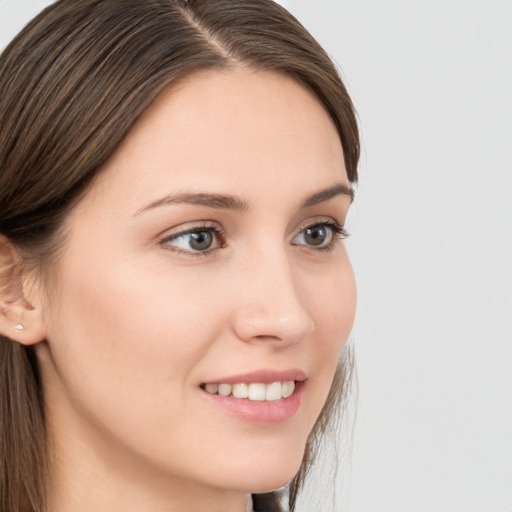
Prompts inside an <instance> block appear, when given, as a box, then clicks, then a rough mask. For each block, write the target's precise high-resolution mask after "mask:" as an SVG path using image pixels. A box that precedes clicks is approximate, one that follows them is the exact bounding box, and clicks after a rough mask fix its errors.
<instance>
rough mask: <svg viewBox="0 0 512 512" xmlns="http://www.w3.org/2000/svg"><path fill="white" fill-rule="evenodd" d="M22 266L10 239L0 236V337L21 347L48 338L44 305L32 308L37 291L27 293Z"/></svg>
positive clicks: (33, 289)
mask: <svg viewBox="0 0 512 512" xmlns="http://www.w3.org/2000/svg"><path fill="white" fill-rule="evenodd" d="M22 262H23V260H22V258H21V256H20V254H19V252H18V251H17V250H16V248H15V247H14V246H13V244H12V243H11V242H10V241H9V239H7V238H6V237H5V236H3V235H0V334H1V335H3V336H5V337H7V338H10V339H11V340H13V341H16V342H18V343H21V344H22V345H34V344H36V343H39V342H40V341H43V340H44V339H45V338H46V327H45V323H44V318H43V314H42V313H43V312H42V307H41V304H32V302H34V303H35V302H36V295H37V293H36V291H35V288H34V287H30V288H31V290H30V293H27V292H28V291H29V290H27V289H26V288H27V287H26V286H25V285H24V282H25V281H26V279H24V277H25V278H26V276H23V275H22V273H21V269H22ZM27 295H31V297H29V298H27Z"/></svg>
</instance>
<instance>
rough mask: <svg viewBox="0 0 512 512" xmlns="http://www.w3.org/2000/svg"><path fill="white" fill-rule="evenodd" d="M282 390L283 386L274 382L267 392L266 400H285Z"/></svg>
mask: <svg viewBox="0 0 512 512" xmlns="http://www.w3.org/2000/svg"><path fill="white" fill-rule="evenodd" d="M281 388H282V386H281V383H280V382H273V383H272V384H269V385H268V386H267V389H266V390H265V400H268V401H269V402H271V401H274V400H281V398H283V393H282V391H281Z"/></svg>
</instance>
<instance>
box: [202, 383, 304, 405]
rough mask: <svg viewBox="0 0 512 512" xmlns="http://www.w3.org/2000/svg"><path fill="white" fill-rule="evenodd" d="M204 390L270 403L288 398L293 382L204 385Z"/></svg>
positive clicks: (293, 386) (293, 387)
mask: <svg viewBox="0 0 512 512" xmlns="http://www.w3.org/2000/svg"><path fill="white" fill-rule="evenodd" d="M204 389H205V390H206V391H207V392H208V393H211V394H213V395H215V394H218V395H220V396H230V395H232V396H233V397H234V398H248V399H249V400H255V401H259V402H262V401H267V402H272V401H275V400H281V399H282V398H288V397H289V396H291V395H292V394H293V392H294V391H295V382H294V381H293V380H289V381H286V382H273V383H272V384H262V383H259V382H252V383H250V384H245V383H240V384H233V385H231V384H206V385H205V387H204Z"/></svg>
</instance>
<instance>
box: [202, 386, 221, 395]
mask: <svg viewBox="0 0 512 512" xmlns="http://www.w3.org/2000/svg"><path fill="white" fill-rule="evenodd" d="M205 389H206V391H208V393H213V394H215V393H217V391H219V385H218V384H206V386H205Z"/></svg>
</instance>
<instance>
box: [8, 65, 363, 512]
mask: <svg viewBox="0 0 512 512" xmlns="http://www.w3.org/2000/svg"><path fill="white" fill-rule="evenodd" d="M337 184H343V185H345V186H347V187H348V185H349V184H348V180H347V175H346V171H345V167H344V161H343V152H342V148H341V145H340V141H339V138H338V135H337V132H336V130H335V128H334V125H333V123H332V122H331V120H330V118H329V116H328V115H327V114H326V112H325V111H324V110H323V108H322V106H321V105H320V104H319V102H318V101H317V100H316V99H315V98H314V97H313V96H312V95H311V94H310V93H309V92H308V91H306V90H305V89H304V88H303V87H301V86H300V85H299V84H297V83H295V82H294V81H292V80H291V79H289V78H287V77H284V76H280V75H277V74H272V73H268V72H261V71H254V70H249V69H245V68H237V69H231V70H227V71H224V72H218V71H217V72H209V73H201V74H199V75H197V74H196V75H194V76H193V77H190V78H189V79H187V80H184V81H183V82H181V83H180V84H179V85H175V86H173V87H170V88H169V89H167V90H165V91H164V92H163V93H162V94H161V95H160V96H159V97H158V99H157V100H156V101H155V102H154V104H153V105H152V106H151V107H150V108H149V109H148V110H147V111H146V112H145V114H144V115H143V117H142V118H141V119H140V120H139V121H138V122H137V124H136V125H135V126H134V128H133V129H132V131H131V132H130V134H129V135H128V137H127V138H126V139H125V141H124V142H123V144H122V145H121V146H120V147H119V148H118V149H117V151H116V152H115V153H114V155H113V156H112V157H111V159H110V160H109V161H108V162H107V164H106V165H105V167H104V169H103V170H102V173H101V174H100V176H99V178H98V179H97V180H96V181H95V182H94V183H93V185H92V186H91V188H90V190H89V191H88V192H87V193H86V195H85V196H84V197H83V198H82V199H81V201H80V202H79V203H78V205H77V206H76V207H75V208H74V209H73V210H72V212H71V213H70V214H69V216H68V219H67V222H66V225H65V230H66V237H65V241H64V244H63V247H62V248H61V252H60V254H59V258H58V259H57V263H56V265H55V266H54V267H53V268H52V280H53V281H52V286H51V289H48V288H47V287H46V286H45V285H44V283H43V282H42V281H41V282H39V283H37V281H36V284H35V285H34V286H31V287H27V290H26V292H25V295H26V296H27V297H28V298H27V304H30V316H28V321H26V323H27V329H26V332H23V333H16V336H18V341H20V342H22V343H23V342H25V343H27V344H29V343H35V346H36V353H37V357H38V360H39V363H40V366H41V369H42V378H43V383H44V390H45V396H46V400H47V404H48V415H47V416H48V426H49V432H50V434H51V439H52V451H53V452H54V453H55V454H56V455H55V458H54V461H53V465H54V473H53V478H52V481H51V491H52V495H51V496H52V506H51V510H52V511H53V512H71V511H73V512H81V511H90V510H95V511H97V512H107V511H108V512H116V511H119V512H121V511H123V512H131V511H137V512H139V511H140V510H144V511H145V512H157V511H158V512H163V511H166V512H169V511H176V512H177V511H180V512H183V511H194V512H197V511H198V510H209V511H218V512H221V511H222V512H243V511H244V510H245V503H246V496H247V493H248V492H264V491H269V490H272V489H275V488H278V487H280V486H282V485H284V484H285V483H286V482H288V481H289V480H290V479H291V478H292V477H293V476H294V474H295V473H296V471H297V470H298V468H299V465H300V463H301V459H302V455H303V452H304V447H305V443H306V440H307V437H308V434H309V433H310V431H311V429H312V427H313V424H314V422H315V420H316V418H317V417H318V415H319V413H320V410H321V408H322V405H323V403H324V401H325V398H326V396H327V393H328V391H329V388H330V385H331V381H332V378H333V375H334V371H335V367H336V363H337V361H338V358H339V355H340V353H341V350H342V348H343V346H344V344H345V342H346V340H347V337H348V335H349V332H350V330H351V327H352V323H353V319H354V313H355V285H354V279H353V273H352V269H351V266H350V263H349V260H348V257H347V253H346V251H345V248H344V243H343V241H342V240H341V239H340V238H339V237H336V238H335V240H334V241H333V243H332V246H331V247H330V249H329V250H327V249H324V250H320V249H319V248H318V247H316V246H312V245H309V244H308V243H305V238H304V229H305V228H306V227H308V226H310V225H314V224H318V223H325V222H331V223H332V222H336V223H338V224H339V225H341V226H343V224H344V222H345V218H346V215H347V212H348V209H349V206H350V197H348V196H347V195H345V194H338V195H335V196H334V197H331V198H329V199H327V200H325V201H321V202H320V203H319V204H316V205H314V206H310V207H306V208H304V207H302V204H303V203H304V201H305V200H306V199H307V198H308V197H310V196H311V195H312V194H314V193H316V192H319V191H322V190H325V189H329V188H331V187H333V186H334V185H337ZM183 192H187V193H188V192H192V193H199V192H200V193H207V194H223V195H230V196H235V197H236V198H238V199H239V200H240V201H242V202H243V203H244V207H245V208H244V209H240V210H233V209H229V208H212V207H210V206H207V205H197V204H159V205H153V207H149V208H148V205H151V204H153V203H155V202H158V201H159V200H160V199H162V198H163V197H165V196H167V195H169V194H176V193H183ZM198 226H199V227H201V228H202V229H205V228H206V227H208V228H210V227H214V228H217V229H221V230H222V232H223V234H222V237H219V238H215V237H214V243H213V245H212V246H211V248H210V249H209V250H207V251H205V252H204V253H202V254H199V255H198V254H197V253H196V254H194V253H193V251H192V250H191V249H190V244H189V238H187V237H185V238H181V239H176V238H174V239H172V235H176V234H177V233H179V232H183V231H186V230H187V229H192V228H196V229H197V228H198ZM327 231H328V232H329V233H330V231H329V230H328V229H327ZM169 237H171V238H170V239H169ZM50 304H51V306H50ZM28 311H29V308H28V306H27V315H28V314H29V313H28ZM34 311H36V312H39V316H38V317H35V316H34V315H35V313H34ZM13 321H15V322H16V323H17V322H18V321H19V320H17V319H14V320H13ZM11 334H12V333H11ZM262 368H270V369H278V370H282V369H289V368H296V369H300V370H302V371H304V372H305V374H306V375H307V381H306V385H305V386H304V393H303V400H302V403H301V406H300V408H299V410H298V412H297V413H296V414H295V415H294V416H293V417H291V418H290V419H288V420H286V421H284V422H282V423H279V424H277V425H270V426H269V425H258V424H252V423H250V422H247V421H245V420H243V419H241V418H238V417H235V416H232V415H229V414H226V413H225V411H223V410H221V409H219V408H217V407H215V406H213V405H211V404H210V403H209V402H208V401H205V399H204V391H202V390H201V388H200V384H201V383H204V382H209V381H218V380H219V379H220V380H222V379H221V378H222V377H223V376H230V375H234V374H240V373H247V372H251V371H255V370H259V369H262Z"/></svg>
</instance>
